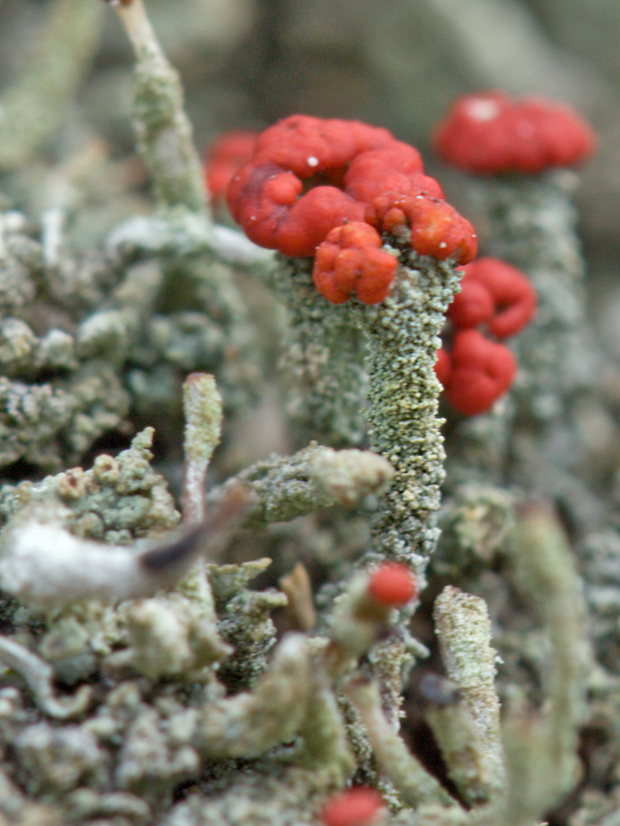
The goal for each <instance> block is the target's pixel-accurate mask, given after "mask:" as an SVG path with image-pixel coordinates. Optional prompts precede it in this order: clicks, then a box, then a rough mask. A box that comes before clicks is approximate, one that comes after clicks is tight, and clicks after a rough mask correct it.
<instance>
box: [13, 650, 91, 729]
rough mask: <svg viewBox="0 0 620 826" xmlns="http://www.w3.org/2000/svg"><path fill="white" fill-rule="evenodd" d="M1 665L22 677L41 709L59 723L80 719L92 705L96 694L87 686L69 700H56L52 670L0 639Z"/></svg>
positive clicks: (28, 653) (35, 656)
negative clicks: (75, 718) (70, 719)
mask: <svg viewBox="0 0 620 826" xmlns="http://www.w3.org/2000/svg"><path fill="white" fill-rule="evenodd" d="M0 663H2V664H3V665H4V666H7V667H8V668H10V669H11V670H12V671H15V672H17V673H18V674H20V675H21V676H22V677H23V679H24V681H25V683H26V684H27V686H28V688H29V689H30V691H31V692H32V693H33V695H34V698H35V700H36V703H37V705H38V706H39V708H40V709H41V710H42V711H43V712H44V713H45V714H49V716H50V717H54V718H56V719H57V720H66V719H68V718H70V717H79V716H81V715H82V714H84V712H85V711H86V710H87V709H88V707H89V705H90V703H91V698H92V693H93V691H92V687H91V686H87V685H83V686H81V687H80V688H79V689H78V691H77V693H76V694H75V696H74V697H71V698H69V699H67V698H65V699H62V700H60V699H58V698H57V697H55V696H54V692H53V690H52V681H53V678H54V671H53V669H52V666H51V665H50V664H49V663H47V662H45V661H44V660H42V659H41V658H40V657H38V656H37V655H36V654H34V653H33V652H32V651H29V650H28V649H27V648H26V647H25V646H23V645H20V644H19V643H18V642H15V640H11V639H8V638H7V637H2V636H0Z"/></svg>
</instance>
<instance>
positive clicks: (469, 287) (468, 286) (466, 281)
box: [447, 264, 495, 330]
mask: <svg viewBox="0 0 620 826" xmlns="http://www.w3.org/2000/svg"><path fill="white" fill-rule="evenodd" d="M468 266H471V264H469V265H468ZM464 269H465V268H464V267H463V270H464ZM494 310H495V302H494V301H493V296H492V295H491V293H490V291H489V289H488V287H486V286H485V285H484V284H482V283H480V282H479V281H476V279H475V278H472V277H471V276H467V274H466V273H465V274H464V275H463V278H462V280H461V291H460V293H457V294H456V295H455V296H454V298H453V299H452V302H451V304H450V306H449V307H448V312H447V316H448V318H449V319H450V321H451V322H452V324H454V326H455V327H456V328H457V329H459V330H464V329H466V328H467V327H477V326H478V325H479V324H484V323H486V322H487V321H489V320H490V319H491V318H492V316H493V312H494Z"/></svg>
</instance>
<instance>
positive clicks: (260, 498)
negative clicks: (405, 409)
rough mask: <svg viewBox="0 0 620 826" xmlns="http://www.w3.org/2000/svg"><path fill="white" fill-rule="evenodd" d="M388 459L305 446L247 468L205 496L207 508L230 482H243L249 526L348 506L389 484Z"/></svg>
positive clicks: (383, 489)
mask: <svg viewBox="0 0 620 826" xmlns="http://www.w3.org/2000/svg"><path fill="white" fill-rule="evenodd" d="M392 477H393V470H392V467H391V465H390V463H389V462H387V461H386V460H385V459H384V458H383V457H382V456H377V455H376V454H375V453H371V452H370V451H367V450H333V449H332V448H330V447H323V446H322V445H310V446H309V447H307V448H304V450H300V451H298V452H297V453H295V454H293V455H292V456H272V457H271V458H269V459H265V460H263V461H261V462H257V463H256V464H254V465H251V466H250V467H248V468H246V469H245V470H243V471H241V472H240V473H238V474H237V475H236V476H234V477H233V478H232V479H230V480H229V481H228V482H226V483H225V484H224V485H222V486H221V487H219V488H215V489H214V490H212V491H210V492H209V493H208V494H207V507H208V508H211V507H212V506H213V505H215V504H217V503H218V502H219V501H220V499H221V497H222V496H223V495H225V494H226V492H227V491H228V490H229V488H230V486H232V485H238V484H241V485H243V486H247V488H248V490H249V494H250V499H251V502H250V506H249V507H250V509H249V512H248V516H247V523H246V524H247V526H248V527H254V528H256V527H260V526H263V525H265V524H267V523H269V522H288V521H290V520H291V519H295V518H296V517H297V516H304V515H305V514H307V513H311V512H312V511H314V510H317V508H329V507H332V506H334V505H341V506H344V507H349V508H350V507H353V506H354V505H357V504H359V503H360V502H361V501H362V500H363V499H364V497H366V496H368V495H369V494H382V493H384V492H385V490H386V489H387V488H388V487H389V485H390V482H391V480H392Z"/></svg>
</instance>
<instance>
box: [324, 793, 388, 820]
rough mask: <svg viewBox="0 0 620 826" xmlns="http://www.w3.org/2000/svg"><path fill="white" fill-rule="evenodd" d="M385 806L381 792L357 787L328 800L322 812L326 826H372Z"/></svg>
mask: <svg viewBox="0 0 620 826" xmlns="http://www.w3.org/2000/svg"><path fill="white" fill-rule="evenodd" d="M384 806H385V804H384V802H383V798H382V797H381V795H380V794H379V792H377V791H375V789H366V788H364V787H363V786H357V787H356V788H355V789H349V790H348V791H346V792H341V793H340V794H338V795H336V796H335V797H332V799H331V800H328V801H327V803H326V804H325V806H323V811H322V812H321V823H323V824H324V826H371V824H373V823H374V822H375V818H376V816H377V815H378V814H379V812H380V811H381V810H382V809H383V808H384Z"/></svg>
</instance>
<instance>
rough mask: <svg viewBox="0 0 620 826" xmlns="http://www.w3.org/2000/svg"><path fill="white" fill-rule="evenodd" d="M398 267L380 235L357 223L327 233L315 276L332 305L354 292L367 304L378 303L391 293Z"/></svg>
mask: <svg viewBox="0 0 620 826" xmlns="http://www.w3.org/2000/svg"><path fill="white" fill-rule="evenodd" d="M396 267H397V261H396V258H394V256H393V255H390V254H389V252H385V250H382V249H381V238H380V236H379V234H378V232H377V231H376V230H374V229H373V228H372V227H371V226H369V225H368V224H366V223H364V222H358V221H355V222H352V223H350V224H344V226H341V227H335V228H334V229H332V230H331V231H330V232H329V233H328V234H327V237H326V239H325V240H324V241H323V243H322V244H320V245H319V247H318V249H317V251H316V257H315V259H314V270H313V273H312V276H313V278H314V283H315V285H316V288H317V290H318V291H319V292H320V293H321V295H322V296H324V297H325V298H326V299H327V300H328V301H331V302H332V304H342V303H343V302H344V301H346V300H347V299H348V298H350V297H351V293H352V292H356V293H357V296H358V298H359V299H360V301H362V302H363V303H364V304H378V303H379V302H380V301H383V299H384V298H385V297H386V296H387V294H388V292H389V289H390V284H391V283H392V281H393V279H394V276H395V275H396Z"/></svg>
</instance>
